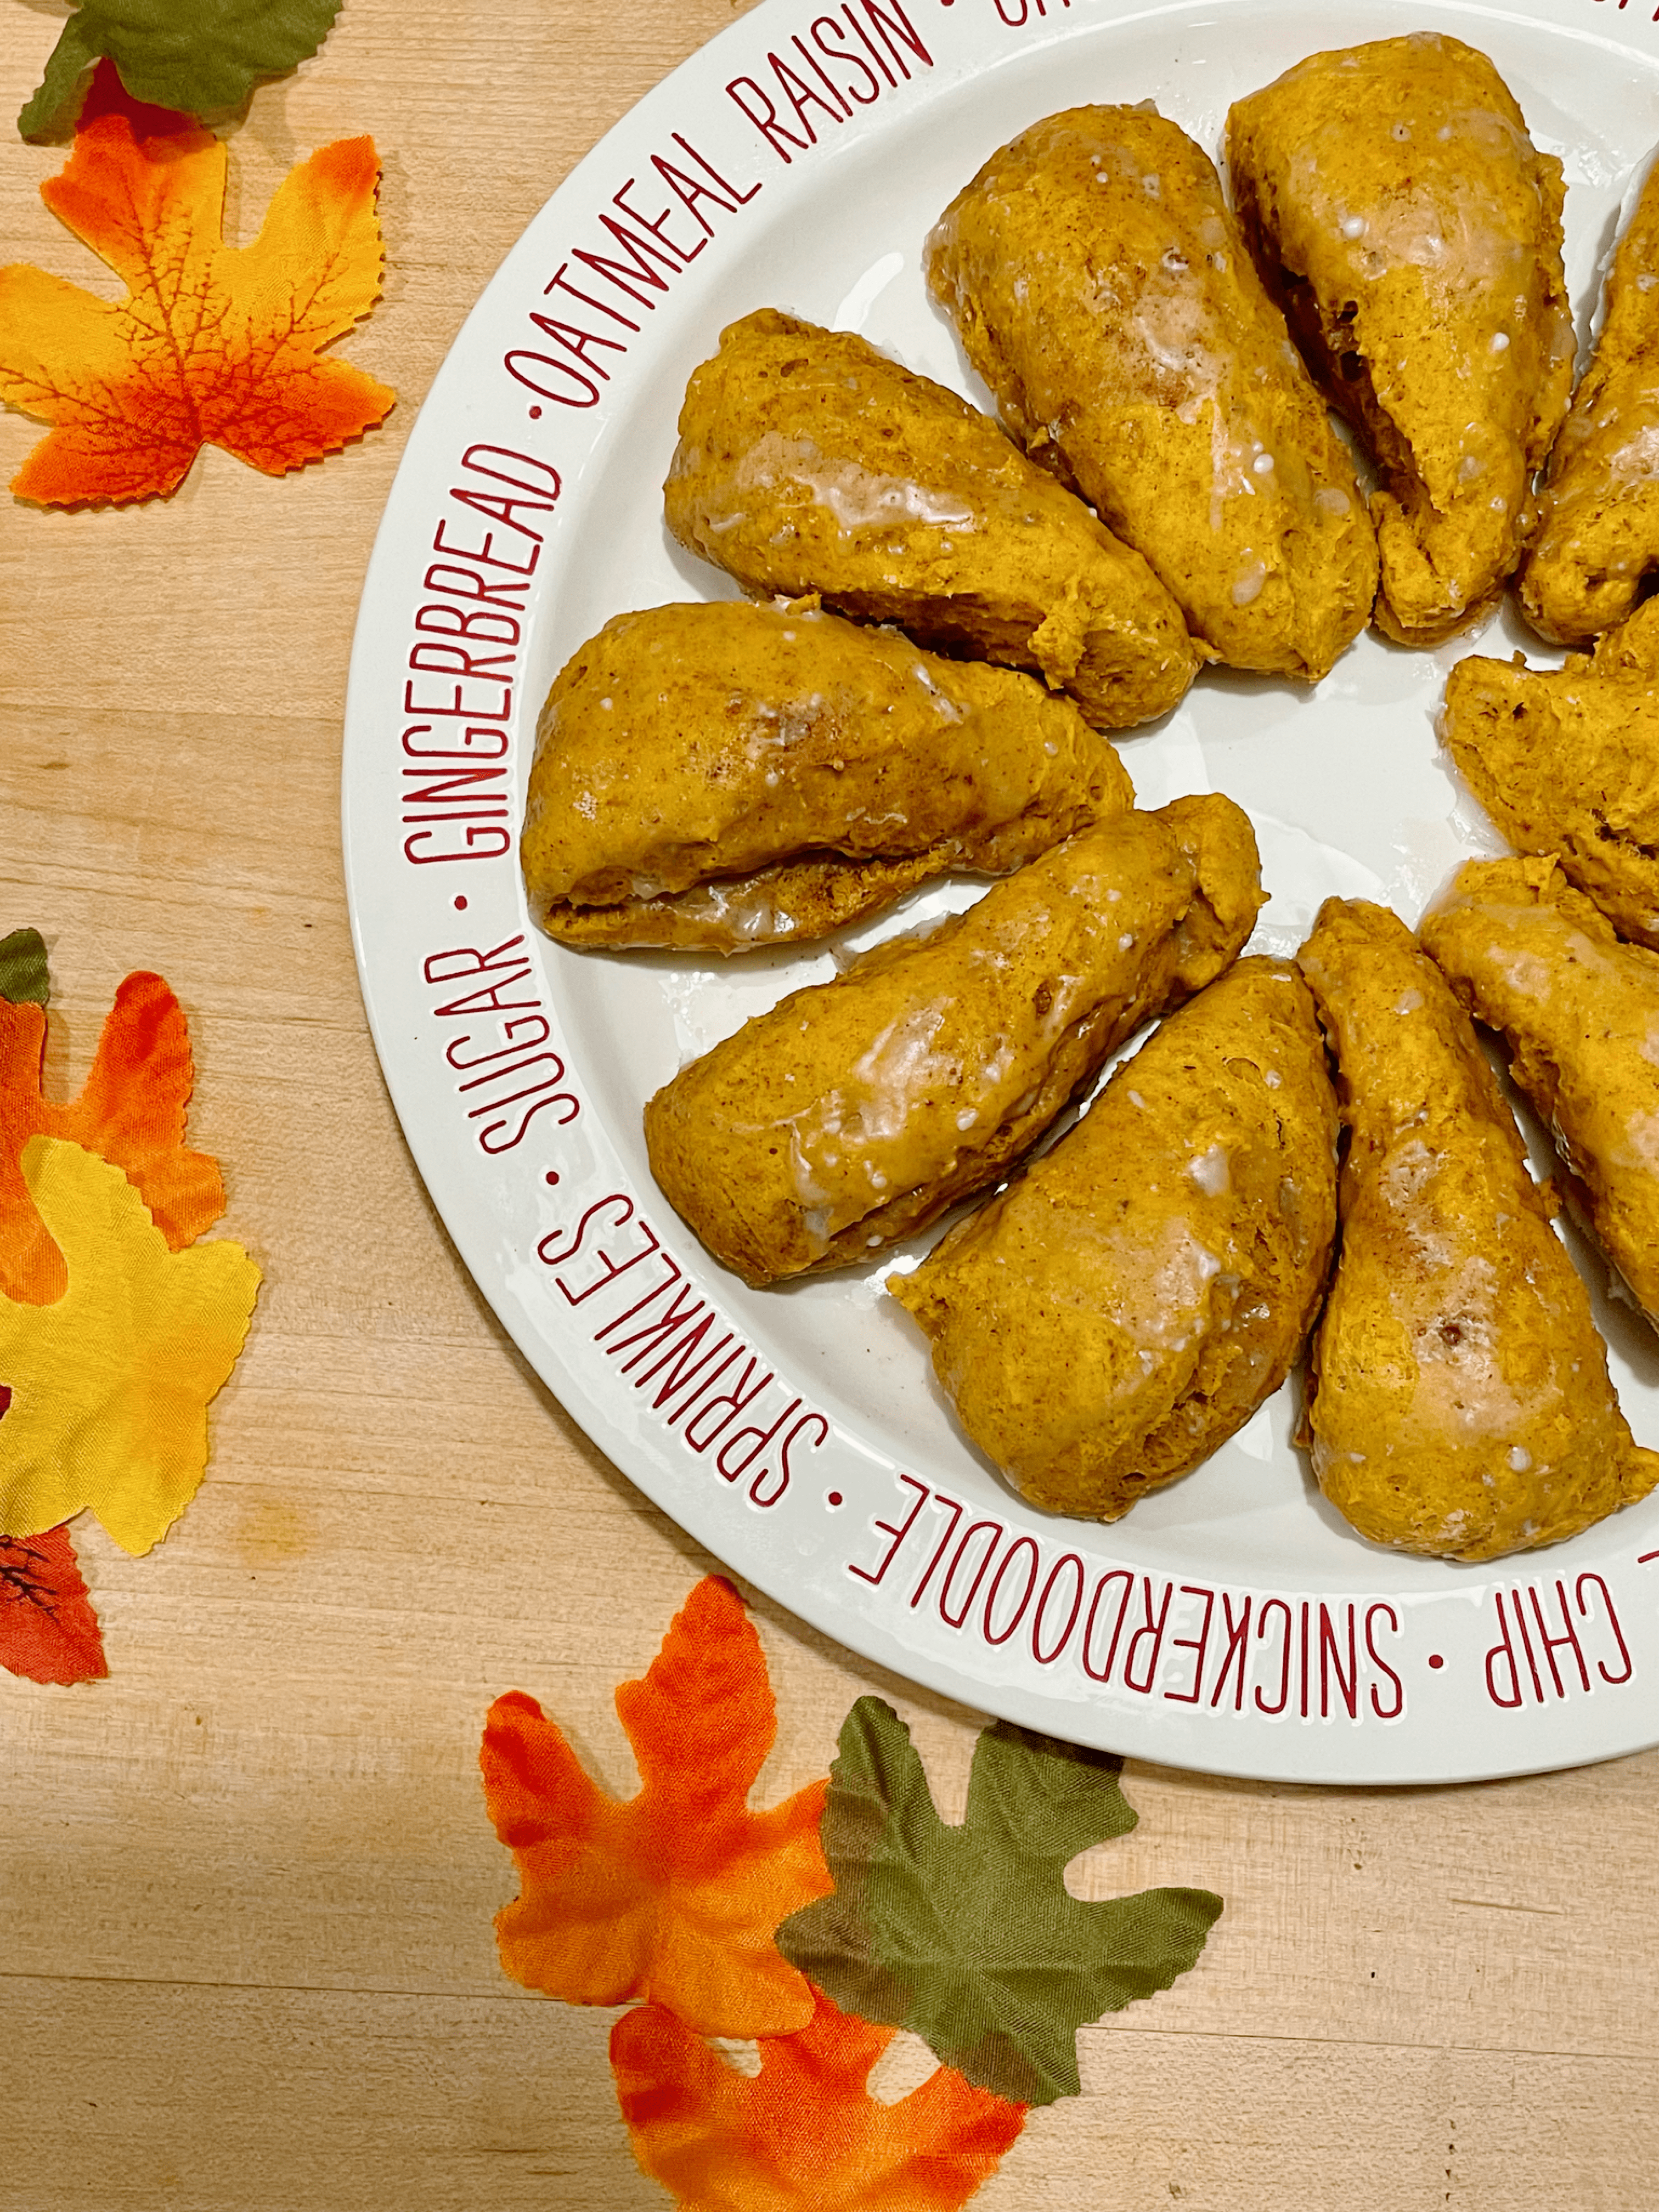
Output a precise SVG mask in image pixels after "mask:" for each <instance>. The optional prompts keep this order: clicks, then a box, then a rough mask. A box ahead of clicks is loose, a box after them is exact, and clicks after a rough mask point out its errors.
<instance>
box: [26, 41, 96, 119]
mask: <svg viewBox="0 0 1659 2212" xmlns="http://www.w3.org/2000/svg"><path fill="white" fill-rule="evenodd" d="M101 51H102V50H101V48H100V47H98V46H89V45H88V43H87V38H86V20H85V18H84V17H83V16H81V15H71V16H70V19H69V21H68V22H67V23H65V24H64V27H63V29H62V31H61V32H60V33H58V44H57V45H56V46H54V47H53V48H52V52H51V53H50V55H49V56H48V57H47V59H46V75H45V76H43V77H42V78H41V80H40V90H39V91H38V92H37V93H36V94H35V95H34V97H33V100H30V101H29V102H28V104H27V106H26V107H25V108H24V110H23V112H22V113H21V115H20V116H19V117H18V118H17V129H18V133H19V135H20V136H21V137H24V138H46V137H50V136H51V134H52V131H55V130H60V129H67V128H68V126H69V125H70V124H72V123H73V122H74V120H75V118H76V115H77V114H78V113H79V112H80V107H81V100H82V94H84V92H85V90H86V76H87V72H88V70H90V69H91V68H92V67H93V66H94V64H95V63H96V62H97V60H98V58H99V56H100V52H101Z"/></svg>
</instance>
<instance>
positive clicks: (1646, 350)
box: [1516, 166, 1659, 645]
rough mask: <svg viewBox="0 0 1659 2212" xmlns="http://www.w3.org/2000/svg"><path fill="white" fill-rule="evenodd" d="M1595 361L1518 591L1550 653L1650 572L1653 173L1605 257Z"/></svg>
mask: <svg viewBox="0 0 1659 2212" xmlns="http://www.w3.org/2000/svg"><path fill="white" fill-rule="evenodd" d="M1606 307H1607V313H1606V317H1605V319H1604V320H1603V322H1602V325H1601V337H1599V338H1598V339H1597V340H1596V343H1595V354H1594V356H1592V358H1591V361H1590V365H1589V368H1587V369H1586V370H1585V372H1584V375H1583V381H1582V382H1581V383H1580V385H1579V386H1578V389H1577V392H1574V394H1573V396H1572V411H1571V414H1570V415H1569V416H1568V417H1567V420H1566V423H1565V428H1563V430H1562V432H1561V435H1560V436H1559V438H1558V439H1557V440H1556V441H1555V449H1554V451H1553V453H1551V455H1550V463H1549V471H1548V473H1547V476H1546V477H1545V478H1544V483H1543V487H1542V489H1541V492H1540V494H1539V496H1538V511H1539V523H1538V530H1537V534H1536V536H1535V537H1534V539H1533V542H1532V545H1531V547H1530V549H1529V550H1528V554H1527V557H1526V559H1525V560H1524V561H1523V562H1522V564H1521V574H1520V575H1519V577H1518V579H1517V580H1516V592H1518V594H1519V596H1520V600H1521V604H1522V606H1523V607H1524V608H1525V609H1526V612H1527V619H1528V622H1530V623H1531V624H1532V626H1533V628H1534V629H1535V630H1537V631H1539V632H1540V633H1541V635H1543V636H1545V637H1547V638H1553V639H1554V640H1555V641H1556V642H1557V644H1559V645H1588V644H1589V641H1590V640H1591V639H1592V638H1596V637H1600V636H1601V634H1602V632H1603V631H1604V630H1608V629H1612V628H1613V624H1614V623H1620V622H1623V621H1624V619H1625V617H1626V615H1628V614H1629V613H1630V611H1631V610H1632V608H1633V607H1634V606H1635V605H1636V603H1637V595H1638V592H1640V591H1641V589H1642V586H1643V584H1644V581H1645V580H1646V579H1647V578H1648V577H1650V575H1652V574H1653V572H1654V571H1655V569H1656V568H1659V166H1656V167H1655V168H1654V169H1653V170H1652V172H1651V173H1650V175H1649V177H1648V180H1647V182H1646V184H1645V185H1644V186H1643V188H1642V194H1641V197H1640V198H1639V199H1638V202H1637V204H1636V210H1635V213H1634V214H1633V215H1632V217H1631V220H1630V222H1629V223H1628V224H1627V226H1626V230H1625V234H1624V236H1623V237H1622V238H1621V239H1620V241H1619V244H1618V247H1617V249H1616V250H1615V252H1614V254H1613V268H1612V270H1611V271H1610V272H1609V274H1608V276H1607V292H1606Z"/></svg>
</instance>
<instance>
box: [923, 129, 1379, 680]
mask: <svg viewBox="0 0 1659 2212" xmlns="http://www.w3.org/2000/svg"><path fill="white" fill-rule="evenodd" d="M927 281H928V283H929V285H930V287H931V288H932V290H933V296H934V297H935V299H937V300H938V301H939V304H940V305H941V306H942V307H944V308H945V312H946V313H948V314H949V315H950V316H951V318H952V319H953V320H954V322H955V324H956V326H957V331H958V332H959V333H960V336H961V338H962V342H963V346H964V347H965V348H966V349H967V353H968V357H969V360H970V361H971V362H972V363H973V365H974V367H975V368H976V369H977V370H978V372H979V374H981V377H983V378H984V380H985V381H986V383H987V385H988V386H989V387H990V389H991V390H992V392H994V394H995V395H996V400H997V404H998V406H999V408H1000V410H1001V414H1002V418H1003V421H1004V422H1006V424H1007V426H1008V428H1010V430H1011V431H1012V433H1013V435H1014V436H1015V437H1016V438H1017V439H1018V440H1019V441H1020V442H1021V443H1022V444H1023V445H1024V447H1026V448H1027V450H1028V451H1029V452H1030V453H1032V454H1033V455H1034V456H1035V457H1036V459H1040V460H1042V462H1044V463H1045V465H1049V466H1051V467H1053V468H1054V470H1055V471H1056V472H1057V473H1059V474H1060V475H1061V476H1063V477H1065V478H1066V480H1068V481H1070V482H1072V483H1075V484H1076V485H1077V486H1078V488H1079V490H1081V492H1082V493H1083V495H1084V496H1085V498H1086V499H1087V500H1088V501H1090V503H1091V506H1093V507H1096V508H1097V510H1098V512H1099V514H1100V519H1101V520H1102V521H1103V522H1104V523H1105V524H1107V526H1109V528H1110V529H1111V530H1113V531H1115V532H1116V534H1117V535H1118V536H1119V537H1120V538H1123V539H1125V540H1126V541H1127V543H1128V544H1131V545H1133V546H1134V547H1135V548H1136V549H1137V550H1139V551H1140V552H1141V553H1143V554H1145V556H1146V558H1147V560H1148V561H1149V562H1151V563H1152V567H1153V568H1155V569H1156V570H1157V572H1158V575H1159V576H1160V577H1161V578H1162V580H1163V581H1164V584H1166V585H1167V586H1168V587H1169V589H1170V591H1171V592H1173V593H1174V595H1175V597H1176V599H1177V600H1178V601H1179V602H1180V605H1181V607H1182V611H1183V612H1184V614H1185V616H1186V618H1187V626H1188V629H1190V630H1191V632H1192V634H1193V635H1194V637H1195V638H1197V639H1199V640H1200V642H1201V643H1202V644H1203V645H1204V646H1206V647H1207V648H1208V649H1209V650H1210V651H1211V652H1212V653H1215V654H1216V655H1217V656H1218V658H1219V659H1222V660H1225V661H1226V662H1228V663H1229V664H1230V665H1231V666H1233V667H1235V668H1247V669H1255V670H1259V671H1263V672H1265V673H1267V674H1273V675H1284V676H1292V677H1297V678H1304V679H1305V680H1307V681H1309V682H1312V681H1315V680H1316V679H1317V678H1320V677H1322V676H1323V675H1324V674H1325V673H1326V671H1328V669H1329V668H1330V666H1331V665H1332V664H1333V663H1334V660H1335V659H1336V658H1337V655H1338V654H1339V653H1341V652H1342V650H1343V648H1344V647H1346V645H1347V644H1348V643H1349V642H1350V641H1351V640H1352V638H1353V637H1354V636H1355V635H1357V634H1358V631H1359V630H1361V629H1364V625H1365V623H1366V620H1367V619H1368V617H1369V616H1370V610H1371V601H1372V599H1373V596H1374V594H1375V592H1376V573H1377V572H1376V544H1375V542H1374V538H1373V534H1372V531H1371V526H1370V520H1369V519H1368V517H1367V515H1366V513H1365V507H1364V499H1363V498H1362V496H1361V495H1360V493H1359V491H1358V486H1357V483H1356V482H1355V477H1354V472H1353V468H1352V464H1351V462H1350V460H1349V458H1348V455H1347V453H1346V451H1345V450H1344V448H1343V447H1342V445H1341V443H1340V440H1339V439H1338V438H1337V436H1336V434H1335V432H1334V429H1333V428H1332V427H1331V423H1330V419H1329V417H1328V415H1327V413H1326V411H1325V408H1324V405H1323V403H1322V400H1321V398H1320V396H1319V394H1318V392H1316V390H1315V388H1314V386H1313V383H1312V381H1311V380H1310V377H1309V375H1308V373H1307V371H1306V369H1305V368H1304V366H1303V364H1302V362H1301V360H1300V359H1299V358H1298V356H1297V352H1296V349H1295V348H1294V347H1293V346H1292V345H1291V343H1290V339H1289V337H1288V335H1287V333H1286V331H1285V319H1284V317H1283V316H1282V315H1281V314H1280V313H1279V309H1278V308H1277V307H1275V306H1274V305H1273V301H1271V300H1270V299H1269V298H1268V297H1267V293H1266V292H1265V291H1264V290H1263V289H1262V285H1261V279H1260V278H1259V277H1258V276H1257V275H1256V272H1255V269H1254V268H1253V267H1252V265H1251V264H1250V260H1249V255H1248V254H1247V253H1246V252H1244V251H1243V246H1242V244H1241V241H1240V238H1239V234H1238V229H1237V225H1236V224H1235V222H1234V221H1233V218H1232V216H1231V213H1230V212H1229V210H1228V208H1227V204H1226V201H1225V199H1224V197H1222V191H1221V183H1220V179H1219V178H1218V176H1217V174H1216V172H1215V167H1214V165H1213V163H1212V161H1210V160H1209V158H1208V156H1207V155H1206V154H1205V153H1204V152H1203V150H1202V149H1201V148H1200V147H1198V146H1196V145H1195V144H1194V143H1193V141H1192V140H1191V139H1190V138H1189V137H1188V136H1187V134H1186V132H1185V131H1182V129H1181V128H1180V127H1179V125H1176V124H1175V123H1171V122H1169V121H1166V120H1165V119H1164V117H1162V116H1160V115H1159V114H1158V112H1157V110H1156V109H1155V108H1153V107H1152V106H1151V105H1150V103H1148V104H1146V105H1145V106H1139V107H1077V108H1072V109H1069V110H1068V111H1067V112H1065V113H1063V114H1060V115H1051V116H1049V117H1048V118H1046V119H1045V120H1044V121H1042V122H1041V123H1036V124H1034V125H1032V126H1031V128H1030V130H1029V131H1022V132H1021V134H1020V135H1019V137H1017V138H1015V139H1014V140H1012V142H1011V143H1009V144H1008V145H1006V146H1004V147H1003V148H1002V149H1000V151H999V152H997V153H995V154H994V155H992V156H991V159H990V160H989V161H987V163H986V164H985V166H984V167H983V168H982V169H981V171H980V173H979V174H978V175H977V176H976V177H975V179H973V181H972V182H971V183H970V184H969V185H967V186H966V187H965V188H964V190H963V191H961V192H959V193H958V194H957V197H956V198H955V199H954V200H953V201H952V202H951V205H950V206H949V207H948V208H947V209H946V210H945V213H944V215H943V216H941V217H940V219H939V222H938V224H937V226H936V227H935V228H934V229H933V233H932V234H931V235H930V237H929V239H928V241H927Z"/></svg>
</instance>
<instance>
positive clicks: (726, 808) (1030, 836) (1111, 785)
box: [520, 601, 1134, 952]
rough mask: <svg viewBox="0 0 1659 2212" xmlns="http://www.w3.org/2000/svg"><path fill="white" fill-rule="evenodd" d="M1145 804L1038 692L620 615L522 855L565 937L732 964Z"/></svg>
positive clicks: (755, 630) (770, 627)
mask: <svg viewBox="0 0 1659 2212" xmlns="http://www.w3.org/2000/svg"><path fill="white" fill-rule="evenodd" d="M1133 803H1134V794H1133V790H1132V789H1131V787H1130V784H1129V779H1128V776H1127V773H1126V772H1125V770H1124V768H1123V765H1122V763H1121V761H1120V760H1119V759H1118V757H1117V755H1116V754H1115V752H1114V751H1113V750H1112V748H1111V746H1110V745H1109V744H1108V743H1107V742H1106V740H1105V738H1102V737H1099V736H1097V734H1096V732H1094V731H1093V730H1091V728H1090V726H1089V725H1088V724H1087V723H1086V722H1085V720H1084V719H1083V717H1082V715H1081V714H1079V712H1078V710H1077V708H1075V707H1074V706H1073V704H1072V702H1071V701H1070V700H1069V699H1063V698H1060V697H1056V696H1051V695H1050V694H1049V693H1048V692H1047V691H1045V690H1043V688H1042V684H1039V683H1037V682H1036V680H1035V678H1031V677H1030V676H1021V675H1018V674H1016V673H1015V672H1014V671H1012V670H1011V669H1006V668H993V667H990V666H988V665H985V664H984V663H981V662H970V661H957V660H942V659H937V658H935V657H934V656H933V654H931V653H923V652H922V651H921V649H920V648H919V647H916V646H914V645H912V644H911V643H910V641H909V640H908V638H903V637H900V636H898V635H896V633H893V632H891V631H885V630H867V629H859V628H857V627H856V626H855V625H854V623H848V622H842V620H841V619H840V618H839V617H837V616H835V615H826V614H822V613H819V612H817V611H814V610H811V609H806V610H802V609H799V608H796V609H779V608H772V607H754V606H747V605H738V604H733V603H732V602H729V601H727V602H721V603H719V604H715V605H689V606H668V607H656V608H653V609H652V610H651V611H648V612H647V613H644V614H627V615H618V616H617V617H616V618H615V619H614V620H613V621H611V622H609V623H606V624H605V628H604V629H602V630H601V631H600V632H599V635H597V636H596V637H592V638H590V639H589V640H588V641H587V643H586V645H584V646H583V647H581V648H580V651H579V652H578V653H576V654H575V655H574V657H573V658H572V659H571V660H570V661H569V662H568V663H567V665H565V667H564V668H563V669H562V671H561V672H560V674H559V676H558V678H556V681H555V683H554V685H553V688H552V690H550V692H549V693H548V696H547V704H546V705H545V706H544V708H543V709H542V717H541V722H540V725H539V727H538V731H537V738H536V757H535V761H534V763H533V764H532V769H531V771H530V791H529V799H528V804H527V806H526V813H525V825H524V834H523V837H522V840H521V842H520V858H521V861H522V865H523V868H524V878H525V887H526V890H527V892H528V894H529V897H530V903H531V909H532V912H533V914H534V915H535V916H536V919H537V921H538V922H539V923H540V924H541V927H543V928H544V930H546V932H547V933H548V934H549V936H550V937H556V938H557V939H559V940H560V941H561V942H562V943H564V944H568V945H605V946H622V945H675V946H678V947H681V948H684V949H690V950H702V951H717V952H735V951H744V950H746V949H748V948H749V947H750V946H754V945H775V944H779V943H781V942H784V941H787V940H789V939H799V938H808V937H817V936H822V935H823V933H825V932H826V931H828V930H831V929H836V928H838V927H841V926H842V924H843V923H845V922H849V921H857V920H859V919H860V917H861V916H862V915H869V914H874V913H878V912H879V911H880V909H881V908H884V907H886V906H890V905H891V904H892V902H894V901H895V900H896V899H897V898H900V897H902V896H903V894H904V893H905V892H906V891H908V890H912V889H913V888H914V887H915V885H916V884H921V883H925V882H927V880H928V879H929V878H932V877H934V876H939V875H943V874H945V873H946V872H948V871H952V870H962V871H964V872H969V873H971V874H981V875H1006V874H1008V873H1009V872H1012V870H1013V869H1015V868H1018V867H1019V866H1021V865H1022V864H1023V863H1024V862H1025V861H1026V860H1031V859H1033V858H1035V856H1036V854H1038V853H1046V852H1047V851H1048V848H1049V847H1050V846H1051V845H1057V844H1058V843H1059V842H1060V840H1061V839H1062V838H1065V837H1069V836H1073V834H1074V833H1075V832H1076V831H1077V830H1079V829H1088V828H1090V827H1091V825H1092V824H1093V823H1097V822H1102V821H1109V820H1110V819H1111V818H1112V817H1113V816H1115V815H1117V814H1121V813H1123V812H1124V811H1126V810H1127V808H1128V807H1130V806H1132V805H1133Z"/></svg>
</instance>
